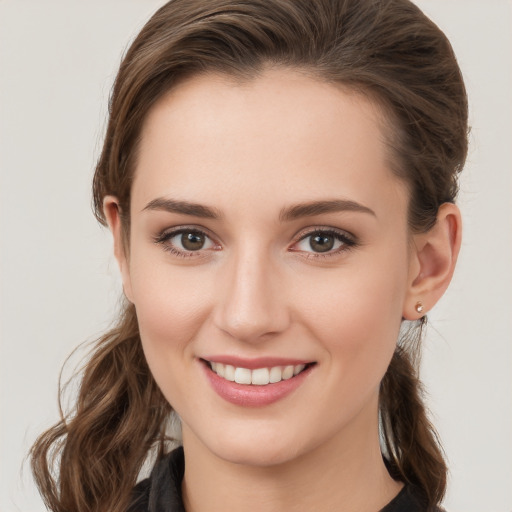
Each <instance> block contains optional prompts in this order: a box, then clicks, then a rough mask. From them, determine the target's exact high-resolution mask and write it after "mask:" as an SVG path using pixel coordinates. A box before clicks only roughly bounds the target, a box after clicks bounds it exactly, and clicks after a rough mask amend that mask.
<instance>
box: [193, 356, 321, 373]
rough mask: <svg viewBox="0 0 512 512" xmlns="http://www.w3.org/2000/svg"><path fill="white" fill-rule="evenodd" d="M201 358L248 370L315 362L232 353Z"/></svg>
mask: <svg viewBox="0 0 512 512" xmlns="http://www.w3.org/2000/svg"><path fill="white" fill-rule="evenodd" d="M201 359H204V360H205V361H209V362H211V363H222V364H229V365H231V366H234V367H236V368H247V369H248V370H255V369H257V368H272V367H274V366H295V365H298V364H304V365H306V364H310V363H313V362H314V361H308V360H306V359H295V358H288V357H286V358H285V357H255V358H245V357H239V356H230V355H218V356H204V357H202V358H201Z"/></svg>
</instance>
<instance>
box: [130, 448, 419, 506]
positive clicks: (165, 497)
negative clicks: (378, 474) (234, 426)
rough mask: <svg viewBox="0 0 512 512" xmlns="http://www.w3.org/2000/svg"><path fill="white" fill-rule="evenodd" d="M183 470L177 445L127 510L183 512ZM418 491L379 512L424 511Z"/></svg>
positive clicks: (399, 497) (405, 494)
mask: <svg viewBox="0 0 512 512" xmlns="http://www.w3.org/2000/svg"><path fill="white" fill-rule="evenodd" d="M184 473H185V458H184V455H183V448H182V447H179V448H176V449H175V450H173V451H172V452H171V453H169V454H168V455H166V456H165V457H164V458H162V459H161V460H160V461H158V462H157V463H156V464H155V467H154V468H153V471H152V472H151V476H150V477H149V478H146V479H145V480H142V481H141V482H139V483H138V484H137V486H136V487H135V489H134V490H133V499H132V503H131V505H130V507H129V509H128V512H185V507H184V506H183V500H182V497H181V481H182V480H183V475H184ZM426 510H427V507H426V506H425V504H424V503H423V501H422V499H421V497H420V493H419V492H418V491H417V490H416V489H414V488H413V487H411V486H405V487H404V488H403V489H402V490H401V491H400V493H399V494H398V495H397V496H396V497H395V498H394V499H393V500H392V501H391V502H390V503H388V504H387V505H386V506H385V507H384V508H383V509H382V510H381V511H380V512H425V511H426Z"/></svg>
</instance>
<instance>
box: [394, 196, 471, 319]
mask: <svg viewBox="0 0 512 512" xmlns="http://www.w3.org/2000/svg"><path fill="white" fill-rule="evenodd" d="M461 234H462V221H461V216H460V211H459V209H458V207H457V206H456V205H455V204H453V203H444V204H442V205H441V206H440V208H439V211H438V214H437V221H436V223H435V225H434V226H433V227H432V228H431V229H430V230H429V231H428V232H426V233H421V234H418V235H414V249H413V253H412V254H411V261H410V264H409V270H410V272H409V283H410V284H409V287H408V292H407V297H406V300H405V303H404V311H403V317H404V318H406V319H407V320H417V319H418V318H421V317H422V316H424V315H425V314H426V313H427V312H428V311H430V310H431V309H432V308H433V307H434V305H435V304H436V303H437V301H438V300H439V299H440V298H441V297H442V295H443V293H444V292H445V291H446V289H447V288H448V285H449V284H450V281H451V279H452V276H453V272H454V270H455V264H456V262H457V257H458V254H459V249H460V244H461Z"/></svg>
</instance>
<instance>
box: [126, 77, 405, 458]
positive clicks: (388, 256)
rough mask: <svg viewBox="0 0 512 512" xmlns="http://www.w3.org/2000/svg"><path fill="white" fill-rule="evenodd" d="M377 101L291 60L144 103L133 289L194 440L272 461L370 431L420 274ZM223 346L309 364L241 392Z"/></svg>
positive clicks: (194, 83)
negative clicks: (226, 385) (250, 392)
mask: <svg viewBox="0 0 512 512" xmlns="http://www.w3.org/2000/svg"><path fill="white" fill-rule="evenodd" d="M380 115H381V114H380V110H379V109H378V108H376V107H375V105H373V104H372V103H370V102H369V101H368V100H367V99H365V98H363V97H361V96H359V95H356V94H354V93H350V92H347V91H343V90H341V89H340V88H336V87H334V86H332V85H328V84H325V83H322V82H320V81H317V80H314V79H312V78H307V77H305V76H304V75H302V74H300V73H298V72H294V71H291V70H283V69H274V70H268V71H267V72H265V73H264V74H263V75H261V76H260V77H258V78H256V79H254V80H251V81H248V82H246V83H242V84H240V83H234V82H233V81H231V80H230V79H229V78H226V77H223V76H217V75H213V76H212V75H208V74H206V75H202V76H198V77H195V78H192V79H190V80H188V81H186V82H184V83H182V84H180V85H179V86H178V87H177V88H176V89H174V90H172V91H170V92H169V93H168V94H167V95H166V96H165V97H163V98H162V99H161V100H160V101H159V102H158V103H157V104H156V105H155V106H154V107H153V109H152V111H151V112H150V114H149V115H148V117H147V119H146V122H145V124H144V129H143V132H142V139H141V145H140V151H139V160H138V165H137V169H136V174H135V179H134V184H133V189H132V204H131V232H130V249H129V258H128V264H127V270H126V273H125V276H124V279H125V287H126V286H128V287H129V289H130V290H131V299H132V301H133V303H134V304H135V307H136V310H137V317H138V321H139V325H140V333H141V339H142V343H143V347H144V351H145V354H146V357H147V360H148V364H149V366H150V369H151V371H152V373H153V375H154V377H155V379H156V381H157V383H158V385H159V386H160V388H161V389H162V391H163V393H164V395H165V396H166V398H167V399H168V400H169V402H170V403H171V405H172V406H173V407H174V408H175V409H176V411H177V412H178V414H179V415H180V417H181V419H182V422H183V431H184V436H185V437H184V438H185V439H188V440H189V442H190V443H192V442H195V443H198V444H200V445H201V446H203V447H205V448H206V449H207V450H209V451H210V452H211V453H213V454H215V455H216V456H219V457H221V458H224V459H226V460H231V461H234V462H245V463H251V464H259V465H265V464H275V463H277V462H285V461H287V460H291V459H293V458H294V457H298V456H300V455H301V454H305V453H308V452H310V451H311V450H314V449H317V448H318V447H319V446H323V445H327V444H328V443H331V442H334V440H338V439H341V438H342V437H344V438H347V436H348V433H351V434H350V436H352V437H351V439H352V442H354V435H356V434H354V432H359V434H357V435H356V437H357V436H364V435H365V434H364V433H365V432H367V431H369V430H370V427H371V428H374V427H375V424H376V421H377V399H378V387H379V382H380V380H381V378H382V376H383V375H384V373H385V371H386V368H387V366H388V363H389V361H390V359H391V356H392V354H393V351H394V348H395V344H396V341H397V337H398V331H399V328H400V323H401V318H402V314H403V308H404V300H405V297H406V293H407V287H408V283H409V281H410V278H409V272H410V268H409V265H410V263H409V247H408V231H407V202H408V194H407V190H406V186H405V185H404V184H403V183H402V182H401V181H400V180H399V179H398V178H396V177H395V176H394V175H393V173H392V172H391V170H390V169H389V166H388V164H387V162H388V158H387V157H388V155H387V148H386V146H385V144H384V142H383V137H382V133H381V126H382V123H381V121H380V119H379V116H380ZM148 205H149V206H148ZM283 212H287V215H285V214H283ZM312 242H313V243H312ZM216 357H217V358H221V359H222V358H226V357H228V358H235V359H236V358H238V359H236V360H237V361H238V360H242V361H243V360H251V361H252V360H256V359H258V358H259V359H261V360H265V358H266V359H268V360H269V361H271V360H272V358H274V359H276V358H278V360H279V361H281V360H283V361H285V360H293V361H305V362H307V363H309V364H308V367H307V371H308V373H307V375H305V376H303V377H302V380H301V383H300V385H297V387H296V388H293V389H292V391H291V392H289V393H287V394H285V395H283V397H281V398H279V399H276V400H275V401H269V403H265V404H264V405H258V406H246V405H244V404H239V403H236V400H235V402H233V401H230V400H227V399H226V398H225V397H223V396H222V394H219V393H218V392H217V390H216V389H215V386H212V384H211V382H210V379H209V377H208V376H207V375H208V373H207V372H209V371H211V370H209V369H208V368H207V367H206V366H207V364H205V361H204V360H205V359H208V358H212V359H213V358H216ZM266 366H276V365H272V364H270V363H269V364H266ZM222 371H223V370H222ZM263 373H264V372H263ZM293 378H295V377H293ZM291 381H293V379H291ZM280 384H281V386H282V387H283V388H284V384H282V383H280ZM287 385H288V384H287ZM290 386H291V385H290ZM263 388H264V386H261V389H263ZM276 389H277V387H276ZM265 392H266V391H265V390H263V391H261V394H264V393H265ZM276 396H277V395H276ZM350 436H348V437H350Z"/></svg>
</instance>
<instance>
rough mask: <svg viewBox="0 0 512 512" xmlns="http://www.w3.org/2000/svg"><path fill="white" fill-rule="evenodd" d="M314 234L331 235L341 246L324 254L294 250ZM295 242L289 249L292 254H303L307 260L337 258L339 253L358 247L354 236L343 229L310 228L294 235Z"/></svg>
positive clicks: (327, 227) (328, 227) (329, 227)
mask: <svg viewBox="0 0 512 512" xmlns="http://www.w3.org/2000/svg"><path fill="white" fill-rule="evenodd" d="M316 233H320V234H325V235H333V236H335V237H336V238H337V239H338V240H340V241H341V242H342V246H341V247H340V248H338V249H336V250H333V251H328V252H325V253H321V252H314V251H303V250H300V249H294V248H293V247H294V246H296V245H297V244H298V243H300V242H302V241H303V240H304V239H306V238H308V237H309V236H312V235H314V234H316ZM294 238H295V241H294V242H293V244H292V245H291V247H290V248H289V250H291V251H292V252H297V253H301V252H303V253H305V254H306V255H307V256H306V257H307V258H328V257H331V256H337V255H340V254H341V253H344V252H346V251H348V250H350V249H353V248H355V247H357V246H358V245H359V241H358V239H357V237H356V236H355V235H353V234H352V233H350V232H349V231H347V230H345V229H340V228H334V227H331V226H310V227H308V228H305V229H302V230H301V231H299V233H297V235H295V237H294Z"/></svg>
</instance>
